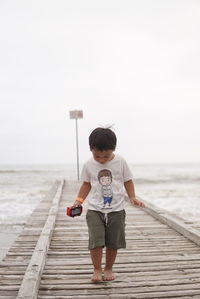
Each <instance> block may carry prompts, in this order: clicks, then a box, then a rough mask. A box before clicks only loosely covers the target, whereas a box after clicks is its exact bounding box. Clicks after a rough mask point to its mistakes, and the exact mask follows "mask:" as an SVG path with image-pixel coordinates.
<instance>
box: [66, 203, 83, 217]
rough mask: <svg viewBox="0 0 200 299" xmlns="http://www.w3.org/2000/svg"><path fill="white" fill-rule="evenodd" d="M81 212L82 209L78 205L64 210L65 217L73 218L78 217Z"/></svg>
mask: <svg viewBox="0 0 200 299" xmlns="http://www.w3.org/2000/svg"><path fill="white" fill-rule="evenodd" d="M82 212H83V207H82V206H79V205H74V206H72V207H68V208H67V210H66V214H67V216H70V217H75V216H80V215H81V214H82Z"/></svg>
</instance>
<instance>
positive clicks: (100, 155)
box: [91, 149, 114, 164]
mask: <svg viewBox="0 0 200 299" xmlns="http://www.w3.org/2000/svg"><path fill="white" fill-rule="evenodd" d="M91 152H92V155H93V158H94V160H95V161H97V162H99V163H101V164H104V163H106V162H108V161H110V160H112V159H113V158H114V154H113V150H107V151H98V150H95V149H92V150H91Z"/></svg>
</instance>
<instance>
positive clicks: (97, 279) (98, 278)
mask: <svg viewBox="0 0 200 299" xmlns="http://www.w3.org/2000/svg"><path fill="white" fill-rule="evenodd" d="M91 280H92V282H94V283H96V282H100V281H102V270H101V269H94V273H93V275H92V278H91Z"/></svg>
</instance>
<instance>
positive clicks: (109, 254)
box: [104, 248, 117, 281]
mask: <svg viewBox="0 0 200 299" xmlns="http://www.w3.org/2000/svg"><path fill="white" fill-rule="evenodd" d="M116 256H117V249H112V248H106V265H105V269H104V280H107V281H109V280H114V279H115V275H114V273H113V271H112V266H113V264H114V262H115V259H116Z"/></svg>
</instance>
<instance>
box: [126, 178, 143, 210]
mask: <svg viewBox="0 0 200 299" xmlns="http://www.w3.org/2000/svg"><path fill="white" fill-rule="evenodd" d="M124 187H125V189H126V192H127V194H128V197H129V200H130V202H131V203H132V204H133V205H136V206H139V207H142V208H145V204H144V203H143V202H142V201H140V200H138V199H136V197H135V188H134V184H133V181H132V180H129V181H127V182H124Z"/></svg>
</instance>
